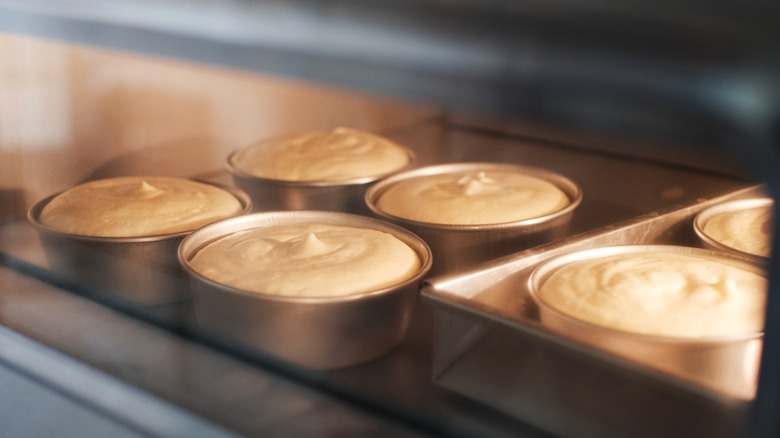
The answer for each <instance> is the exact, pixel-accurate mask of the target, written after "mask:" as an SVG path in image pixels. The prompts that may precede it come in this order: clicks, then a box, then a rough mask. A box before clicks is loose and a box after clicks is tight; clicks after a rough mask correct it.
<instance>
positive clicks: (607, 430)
mask: <svg viewBox="0 0 780 438" xmlns="http://www.w3.org/2000/svg"><path fill="white" fill-rule="evenodd" d="M761 195H765V194H764V191H763V188H762V187H761V186H753V187H748V188H746V189H742V190H737V191H733V192H730V193H727V194H725V195H722V196H718V197H714V198H711V199H706V200H702V199H699V200H696V201H694V202H691V203H688V204H685V205H682V206H678V207H673V208H669V209H666V210H664V211H660V212H655V213H650V214H645V215H642V216H639V217H636V218H634V219H629V220H625V221H622V222H618V223H616V224H613V225H608V226H605V227H602V228H599V229H596V230H593V231H590V232H586V233H583V234H580V235H577V236H572V237H570V238H567V239H565V240H561V241H557V242H553V243H550V244H547V245H544V246H541V247H536V248H533V249H530V250H526V251H523V252H520V253H517V254H514V255H511V256H507V257H504V258H501V259H498V260H495V261H493V262H489V263H486V264H482V265H480V266H478V267H475V268H473V269H471V270H469V271H466V272H460V273H456V274H452V275H446V276H441V277H436V278H432V279H429V280H428V281H426V282H425V284H424V285H423V288H422V296H423V299H424V300H425V301H427V302H429V303H430V304H431V305H432V306H433V308H434V314H435V321H436V322H435V324H436V327H435V338H434V346H433V348H434V358H433V380H434V382H435V383H436V384H438V385H440V386H442V387H444V388H447V389H450V390H453V391H455V392H457V393H460V394H462V395H466V396H468V397H471V398H474V399H476V400H479V401H481V402H483V403H486V404H488V405H490V406H492V407H494V408H497V409H499V410H501V411H503V412H506V413H509V414H510V415H513V416H515V417H518V418H521V419H524V420H527V421H530V422H533V423H534V424H537V425H539V426H541V427H542V428H544V429H547V430H549V431H551V432H553V433H555V434H560V435H564V436H687V437H691V436H707V437H717V436H734V435H739V434H740V432H741V429H740V428H741V427H743V424H744V421H745V418H746V417H745V416H746V415H747V412H748V409H749V406H750V401H749V400H747V399H740V398H738V397H734V396H731V395H729V394H726V393H723V392H721V391H718V390H715V389H713V388H708V387H704V386H702V385H700V384H698V383H694V382H692V381H691V380H689V379H686V378H684V377H682V376H680V375H672V374H666V373H663V372H660V371H657V370H654V369H651V368H649V367H647V366H643V365H640V364H637V363H634V362H631V361H629V360H627V359H624V358H620V357H617V356H615V355H611V354H609V353H607V352H605V351H601V350H598V349H596V348H593V347H590V346H586V345H584V344H581V343H578V342H576V341H574V340H572V339H569V338H566V337H565V336H562V335H559V334H556V333H553V332H551V331H549V330H548V329H547V328H545V327H543V326H542V325H541V323H540V320H539V313H538V309H537V307H536V304H535V303H534V302H533V300H532V299H531V297H530V296H529V293H528V277H529V275H530V273H531V272H532V271H533V270H534V268H535V267H536V266H537V265H539V264H540V263H541V262H543V261H544V260H547V259H548V258H550V257H554V256H556V255H559V254H563V253H567V252H570V251H575V250H582V249H588V248H596V247H603V246H611V245H626V244H674V245H687V246H696V247H701V243H700V242H699V241H698V239H697V237H696V235H695V233H694V230H693V226H692V222H693V218H694V216H695V215H696V214H697V213H698V212H699V211H701V210H703V209H704V208H707V207H709V206H711V205H714V204H718V203H721V202H725V201H728V200H732V199H740V198H748V197H754V196H761ZM561 419H566V420H565V421H561Z"/></svg>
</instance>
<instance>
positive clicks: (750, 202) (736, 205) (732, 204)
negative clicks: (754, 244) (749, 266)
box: [693, 198, 773, 263]
mask: <svg viewBox="0 0 780 438" xmlns="http://www.w3.org/2000/svg"><path fill="white" fill-rule="evenodd" d="M772 204H773V201H772V199H771V198H750V199H738V200H734V201H728V202H724V203H721V204H716V205H713V206H712V207H708V208H706V209H704V210H702V211H701V212H699V214H697V215H696V217H695V218H694V219H693V230H694V231H695V232H696V235H697V236H699V239H700V240H701V243H702V246H704V248H708V249H714V250H717V251H724V252H727V253H731V254H735V255H739V256H743V257H750V258H752V259H755V260H757V261H759V262H762V263H768V262H769V257H765V256H763V255H760V254H752V253H749V252H745V251H741V250H739V249H737V248H733V247H731V246H729V245H726V244H724V243H722V242H720V241H718V240H716V239H714V238H713V237H712V236H710V235H709V234H707V233H706V232H705V231H704V227H705V226H706V225H707V222H709V220H710V219H712V218H713V217H715V216H718V215H720V214H723V213H729V212H734V211H740V210H748V209H751V208H757V207H771V206H772Z"/></svg>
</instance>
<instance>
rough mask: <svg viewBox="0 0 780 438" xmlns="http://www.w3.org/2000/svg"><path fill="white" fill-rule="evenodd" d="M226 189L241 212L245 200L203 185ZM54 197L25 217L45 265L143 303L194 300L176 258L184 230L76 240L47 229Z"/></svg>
mask: <svg viewBox="0 0 780 438" xmlns="http://www.w3.org/2000/svg"><path fill="white" fill-rule="evenodd" d="M203 182H205V183H207V184H212V185H214V186H216V187H219V188H221V189H223V190H227V191H228V192H230V193H231V194H232V195H233V196H235V197H236V199H238V200H239V202H241V206H242V210H241V212H240V213H238V214H245V213H247V212H249V211H250V210H251V209H252V202H251V201H250V199H249V197H248V196H247V195H246V194H245V193H243V192H241V191H240V190H237V189H235V188H233V187H229V186H225V185H222V184H218V183H214V182H207V181H203ZM57 195H58V194H54V195H51V196H49V197H47V198H44V199H42V200H40V201H38V202H37V203H36V204H35V205H33V207H32V208H31V209H30V210H29V212H28V215H27V219H28V220H29V222H30V223H31V224H32V225H33V226H34V227H35V228H36V229H37V230H38V232H39V235H40V239H41V242H42V244H43V247H44V250H45V251H46V258H47V260H48V264H49V267H50V268H51V269H52V270H53V271H55V272H56V273H57V274H59V275H62V276H64V277H66V278H68V279H69V280H71V281H74V282H76V283H79V284H81V285H83V286H86V287H91V288H95V289H97V290H98V291H101V292H104V293H108V294H116V295H118V296H120V297H122V298H125V299H128V300H130V301H133V302H137V303H140V304H144V305H157V304H167V303H173V302H176V301H183V300H188V299H191V298H192V295H191V291H190V287H189V282H188V280H187V276H186V274H185V273H184V271H183V270H182V269H181V266H180V265H179V262H178V260H177V259H176V251H177V250H178V247H179V244H180V243H181V241H182V239H183V238H184V236H186V235H187V234H188V233H189V231H188V232H181V233H172V234H163V235H157V236H141V237H96V236H80V235H77V234H69V233H62V232H57V231H54V230H51V229H49V228H48V227H46V226H45V225H44V224H42V223H41V222H40V220H39V217H40V214H41V211H43V208H44V207H45V206H46V204H48V203H49V202H50V201H51V200H52V199H54V198H55V197H56V196H57Z"/></svg>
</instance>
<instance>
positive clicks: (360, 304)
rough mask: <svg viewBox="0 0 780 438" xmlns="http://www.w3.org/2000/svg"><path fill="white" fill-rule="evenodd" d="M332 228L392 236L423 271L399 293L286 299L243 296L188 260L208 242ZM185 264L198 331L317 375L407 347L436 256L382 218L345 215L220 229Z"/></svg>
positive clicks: (293, 216)
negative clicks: (290, 228) (258, 231)
mask: <svg viewBox="0 0 780 438" xmlns="http://www.w3.org/2000/svg"><path fill="white" fill-rule="evenodd" d="M299 223H325V224H332V225H343V226H353V227H360V228H370V229H375V230H379V231H383V232H386V233H390V234H391V235H393V236H395V237H396V238H398V239H399V240H401V241H402V242H404V243H406V244H407V245H409V247H411V248H412V249H413V250H414V251H415V252H416V253H417V255H418V256H419V258H420V261H421V268H420V269H419V271H418V272H417V273H416V274H415V275H414V276H412V277H411V278H408V279H407V280H404V281H403V282H402V283H399V284H397V285H395V286H392V287H388V288H384V289H379V290H375V291H371V292H367V293H361V294H351V295H343V296H337V297H316V298H315V297H287V296H279V295H273V294H263V293H257V292H251V291H245V290H242V289H237V288H234V287H231V286H227V285H225V284H221V283H218V282H215V281H213V280H211V279H209V278H206V277H204V276H202V275H201V274H199V273H198V272H196V271H195V270H193V269H192V268H191V267H190V264H189V260H191V258H192V257H193V256H194V255H195V254H196V253H197V251H198V250H199V249H200V248H202V247H203V246H204V245H206V244H208V243H209V242H212V241H214V240H215V239H219V238H220V237H223V236H226V235H230V234H232V233H235V232H238V231H243V230H250V229H255V228H260V227H269V226H274V225H282V224H299ZM179 261H180V263H181V264H182V266H183V267H184V269H185V270H186V271H187V273H188V274H189V275H190V278H191V280H192V283H193V293H194V305H195V310H196V313H197V318H198V323H199V325H200V326H201V327H202V328H204V329H206V330H209V331H211V332H214V333H217V334H219V335H222V336H225V337H226V338H228V339H230V340H234V341H237V342H240V343H242V344H244V345H248V346H251V347H254V348H257V349H259V350H261V351H265V352H267V353H270V354H272V355H275V356H278V357H281V358H283V359H286V360H289V361H292V362H295V363H297V364H300V365H303V366H306V367H309V368H314V369H333V368H341V367H346V366H350V365H354V364H358V363H362V362H366V361H369V360H372V359H374V358H377V357H379V356H382V355H384V354H386V353H388V352H389V351H390V350H392V349H393V348H395V347H396V346H397V345H398V344H399V343H400V342H401V340H402V338H403V336H404V334H405V333H406V329H407V327H408V325H409V321H410V318H411V315H412V312H413V310H414V306H415V302H416V301H417V296H418V293H419V286H420V281H421V279H422V277H423V276H424V275H425V274H426V273H427V272H428V270H429V269H430V266H431V252H430V249H429V248H428V246H427V245H426V244H425V242H423V240H422V239H420V238H419V237H417V236H415V235H414V234H412V233H410V232H408V231H406V230H404V229H402V228H399V227H396V226H394V225H392V224H388V223H385V222H383V221H379V220H376V219H372V218H368V217H364V216H358V215H353V214H346V213H336V212H322V211H288V212H267V213H255V214H251V215H246V216H242V217H237V218H233V219H226V220H223V221H220V222H215V223H213V224H211V225H208V226H206V227H204V228H202V229H200V230H198V231H195V232H194V233H192V234H190V235H189V236H187V237H186V238H185V239H184V240H183V241H182V244H181V246H180V247H179Z"/></svg>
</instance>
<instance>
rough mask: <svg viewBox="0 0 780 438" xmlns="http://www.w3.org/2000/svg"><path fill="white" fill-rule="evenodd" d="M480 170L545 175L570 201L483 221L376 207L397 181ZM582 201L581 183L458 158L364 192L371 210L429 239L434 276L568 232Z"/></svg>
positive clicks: (535, 170)
mask: <svg viewBox="0 0 780 438" xmlns="http://www.w3.org/2000/svg"><path fill="white" fill-rule="evenodd" d="M483 171H484V172H490V171H496V172H498V171H502V172H516V173H521V174H526V175H531V176H535V177H538V178H541V179H544V180H546V181H548V182H551V183H553V184H555V185H556V186H557V187H558V188H560V189H561V190H563V191H564V192H565V193H566V195H567V196H568V198H569V204H568V205H567V206H566V207H564V208H563V209H561V210H558V211H556V212H553V213H550V214H546V215H544V216H540V217H536V218H531V219H524V220H521V221H515V222H507V223H501V224H483V225H479V224H475V225H451V224H436V223H424V222H419V221H415V220H410V219H407V218H403V217H398V216H395V215H392V214H388V213H386V212H384V211H382V210H381V209H380V208H379V207H378V206H377V203H378V202H379V199H380V198H381V197H382V194H383V193H384V192H385V191H386V190H387V189H388V188H390V187H391V186H392V185H393V184H397V183H399V182H401V181H405V180H409V179H415V178H424V177H426V176H431V175H441V174H455V173H461V172H483ZM581 201H582V191H581V190H580V187H579V186H577V184H575V183H574V182H573V181H571V180H570V179H568V178H566V177H564V176H563V175H559V174H556V173H554V172H551V171H548V170H545V169H539V168H532V167H527V166H520V165H514V164H499V163H456V164H441V165H437V166H428V167H423V168H420V169H415V170H411V171H407V172H403V173H400V174H398V175H394V176H392V177H389V178H387V179H385V180H383V181H380V182H378V183H376V184H374V185H373V186H371V187H370V188H369V189H368V191H367V192H366V196H365V203H366V205H368V208H369V209H370V210H371V212H373V213H374V214H376V215H378V216H379V217H381V218H383V219H385V220H388V221H391V222H393V223H396V224H398V225H399V226H402V227H405V228H407V229H409V230H410V231H412V232H413V233H415V234H417V235H419V236H420V237H422V238H423V240H425V241H426V242H427V243H428V245H429V246H430V247H431V251H432V252H433V267H432V268H431V274H432V275H437V274H443V273H446V272H453V271H456V270H459V269H466V268H469V267H471V266H473V265H475V264H477V263H480V262H484V261H487V260H491V259H495V258H498V257H501V256H504V255H507V254H510V253H513V252H517V251H519V250H522V249H526V248H530V247H533V246H537V245H540V244H543V243H547V242H551V241H553V240H556V239H558V238H561V237H563V236H565V235H566V232H567V228H568V225H569V223H570V221H571V217H572V214H573V213H574V211H575V209H576V208H577V206H579V205H580V202H581Z"/></svg>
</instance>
